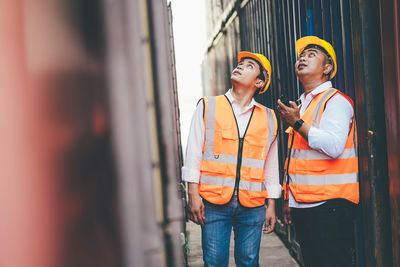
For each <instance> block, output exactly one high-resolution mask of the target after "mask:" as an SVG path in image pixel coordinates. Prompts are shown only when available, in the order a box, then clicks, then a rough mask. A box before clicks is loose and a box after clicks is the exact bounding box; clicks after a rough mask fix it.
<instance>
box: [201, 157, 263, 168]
mask: <svg viewBox="0 0 400 267" xmlns="http://www.w3.org/2000/svg"><path fill="white" fill-rule="evenodd" d="M203 160H206V161H213V162H221V163H227V164H233V165H236V164H237V156H234V155H228V154H219V155H214V153H204V154H203ZM242 166H244V167H250V168H258V169H263V168H264V160H262V159H251V158H242Z"/></svg>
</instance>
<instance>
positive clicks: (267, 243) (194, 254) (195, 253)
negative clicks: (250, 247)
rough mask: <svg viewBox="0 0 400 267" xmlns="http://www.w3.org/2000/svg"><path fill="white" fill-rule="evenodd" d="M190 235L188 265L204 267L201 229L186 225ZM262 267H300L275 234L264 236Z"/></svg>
mask: <svg viewBox="0 0 400 267" xmlns="http://www.w3.org/2000/svg"><path fill="white" fill-rule="evenodd" d="M186 227H187V234H188V241H189V242H188V247H189V252H188V263H189V266H190V267H200V266H203V253H202V250H201V228H200V226H198V225H196V224H194V223H193V222H188V223H187V224H186ZM229 256H230V257H229V266H235V260H234V259H233V233H232V235H231V246H230V253H229ZM260 266H266V267H294V266H299V265H298V264H297V262H296V261H295V260H294V259H293V258H292V256H290V254H289V251H288V249H287V248H286V247H285V245H284V244H283V243H282V241H281V240H280V239H279V237H278V236H277V235H276V234H275V233H271V234H268V235H262V239H261V248H260Z"/></svg>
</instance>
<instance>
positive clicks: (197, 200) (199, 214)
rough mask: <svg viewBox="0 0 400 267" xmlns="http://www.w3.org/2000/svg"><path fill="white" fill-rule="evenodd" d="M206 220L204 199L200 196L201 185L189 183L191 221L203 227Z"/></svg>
mask: <svg viewBox="0 0 400 267" xmlns="http://www.w3.org/2000/svg"><path fill="white" fill-rule="evenodd" d="M205 218H206V217H205V215H204V204H203V199H202V198H201V196H200V195H199V185H198V184H196V183H189V219H190V220H191V221H193V222H194V223H197V224H200V225H202V226H203V225H204V219H205Z"/></svg>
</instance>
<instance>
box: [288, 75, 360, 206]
mask: <svg viewBox="0 0 400 267" xmlns="http://www.w3.org/2000/svg"><path fill="white" fill-rule="evenodd" d="M329 88H332V83H331V82H330V81H327V82H325V83H323V84H321V85H319V86H318V87H317V88H315V89H314V90H312V91H311V92H310V93H308V94H307V95H305V94H304V93H303V94H302V95H301V96H300V100H301V103H302V105H301V108H300V116H302V115H303V114H304V112H305V111H306V109H307V107H308V105H309V104H310V102H311V100H313V99H314V97H315V96H316V95H318V94H319V93H321V92H323V91H325V90H328V89H329ZM353 115H354V110H353V106H352V105H351V103H350V102H349V101H348V100H347V99H346V98H345V97H344V96H342V95H341V94H335V95H334V96H333V97H332V98H331V99H330V100H329V101H328V102H327V103H326V107H325V110H324V112H323V113H322V117H321V121H320V124H319V128H316V127H313V126H311V128H310V131H309V132H308V145H309V146H310V147H311V148H312V149H315V150H318V151H319V152H321V153H324V154H325V155H328V156H329V157H331V158H337V157H338V156H340V155H341V154H342V153H343V151H344V146H345V145H346V141H347V137H348V135H349V131H350V126H351V122H352V120H353ZM323 203H325V201H322V202H318V203H312V204H305V203H298V202H297V201H296V200H295V199H294V197H293V195H292V193H291V192H290V194H289V207H293V208H311V207H315V206H318V205H321V204H323Z"/></svg>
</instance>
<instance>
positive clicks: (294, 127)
mask: <svg viewBox="0 0 400 267" xmlns="http://www.w3.org/2000/svg"><path fill="white" fill-rule="evenodd" d="M303 123H304V121H303V120H302V119H299V120H297V121H296V122H295V123H294V124H293V129H294V130H295V131H296V132H297V131H298V130H299V129H300V127H301V125H303Z"/></svg>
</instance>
